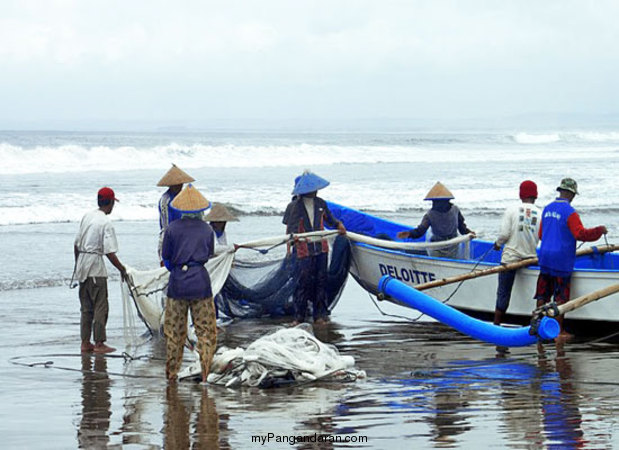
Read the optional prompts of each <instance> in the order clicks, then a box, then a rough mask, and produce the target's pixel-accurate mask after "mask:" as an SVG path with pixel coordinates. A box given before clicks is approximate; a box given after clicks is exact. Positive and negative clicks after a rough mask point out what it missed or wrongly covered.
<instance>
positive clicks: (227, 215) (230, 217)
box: [204, 203, 239, 222]
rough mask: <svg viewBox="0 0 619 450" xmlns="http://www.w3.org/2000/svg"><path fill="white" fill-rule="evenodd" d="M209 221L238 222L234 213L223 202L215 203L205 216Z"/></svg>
mask: <svg viewBox="0 0 619 450" xmlns="http://www.w3.org/2000/svg"><path fill="white" fill-rule="evenodd" d="M204 220H206V221H207V222H238V221H239V219H237V218H236V216H235V215H234V214H232V213H231V212H230V211H228V208H226V207H225V206H224V205H222V204H221V203H213V207H212V208H211V210H210V211H209V213H208V214H207V215H206V217H205V218H204Z"/></svg>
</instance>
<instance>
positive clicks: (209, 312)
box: [163, 297, 217, 380]
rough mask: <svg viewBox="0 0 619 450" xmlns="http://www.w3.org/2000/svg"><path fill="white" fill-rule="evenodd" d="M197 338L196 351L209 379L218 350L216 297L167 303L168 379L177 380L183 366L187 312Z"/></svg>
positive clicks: (165, 321)
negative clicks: (214, 300)
mask: <svg viewBox="0 0 619 450" xmlns="http://www.w3.org/2000/svg"><path fill="white" fill-rule="evenodd" d="M188 310H191V319H192V320H193V326H194V329H195V331H196V336H197V337H198V344H197V347H196V349H197V351H198V353H199V354H200V362H201V365H202V373H203V374H206V375H208V373H209V370H210V367H211V362H212V361H213V355H214V354H215V347H216V346H217V322H216V319H215V305H214V302H213V297H210V298H203V299H200V300H191V301H189V300H179V299H175V298H169V297H168V299H167V300H166V310H165V320H164V323H163V334H164V335H165V337H166V356H167V362H166V376H167V377H168V379H169V380H172V379H176V375H177V374H178V372H179V370H180V368H181V364H182V363H183V347H184V345H185V340H186V339H187V312H188Z"/></svg>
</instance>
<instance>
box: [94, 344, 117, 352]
mask: <svg viewBox="0 0 619 450" xmlns="http://www.w3.org/2000/svg"><path fill="white" fill-rule="evenodd" d="M115 351H116V349H115V348H114V347H108V346H107V345H105V344H104V343H103V342H97V343H96V344H95V348H94V349H93V352H95V353H112V352H115Z"/></svg>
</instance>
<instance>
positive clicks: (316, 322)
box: [314, 317, 328, 326]
mask: <svg viewBox="0 0 619 450" xmlns="http://www.w3.org/2000/svg"><path fill="white" fill-rule="evenodd" d="M327 322H328V320H327V319H326V318H324V317H320V318H319V319H316V320H314V325H318V326H323V325H326V324H327Z"/></svg>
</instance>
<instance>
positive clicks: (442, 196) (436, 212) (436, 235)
mask: <svg viewBox="0 0 619 450" xmlns="http://www.w3.org/2000/svg"><path fill="white" fill-rule="evenodd" d="M453 199H454V195H453V194H452V193H451V191H450V190H449V189H447V188H446V187H445V186H444V185H443V184H442V183H441V182H440V181H439V182H437V183H436V184H435V185H434V186H433V187H432V189H430V191H429V192H428V194H427V195H426V198H425V199H424V200H431V201H432V208H430V210H429V211H428V212H427V213H426V214H425V215H424V216H423V218H422V219H421V223H420V224H419V225H418V226H417V228H414V229H412V230H409V231H400V232H399V233H398V234H397V236H398V238H400V239H405V238H411V239H417V238H420V237H421V236H423V235H424V234H425V233H426V231H428V229H430V231H431V233H432V236H431V237H430V241H432V242H439V241H447V240H449V239H453V238H455V237H457V236H458V232H460V234H469V233H472V234H473V235H474V234H475V233H474V232H473V231H471V230H469V228H468V227H467V226H466V223H465V222H464V217H463V216H462V213H461V212H460V209H458V207H457V206H456V205H454V204H452V203H451V200H453ZM429 253H430V255H431V256H438V257H442V258H457V257H458V246H457V245H455V246H451V247H447V248H442V249H437V250H433V251H431V252H429Z"/></svg>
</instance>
